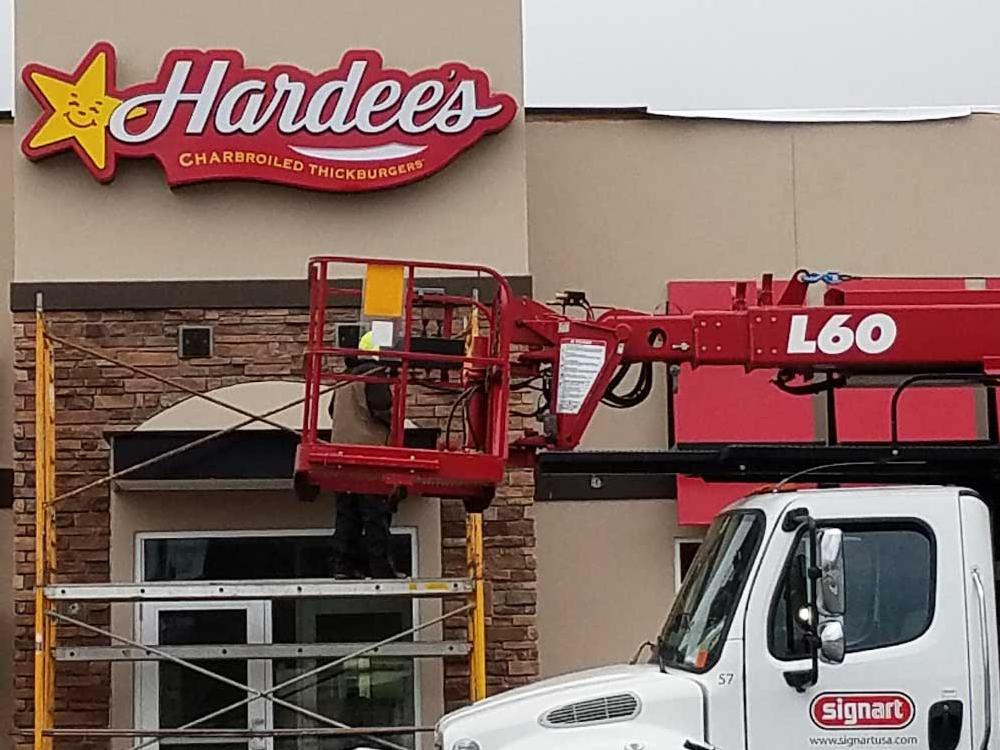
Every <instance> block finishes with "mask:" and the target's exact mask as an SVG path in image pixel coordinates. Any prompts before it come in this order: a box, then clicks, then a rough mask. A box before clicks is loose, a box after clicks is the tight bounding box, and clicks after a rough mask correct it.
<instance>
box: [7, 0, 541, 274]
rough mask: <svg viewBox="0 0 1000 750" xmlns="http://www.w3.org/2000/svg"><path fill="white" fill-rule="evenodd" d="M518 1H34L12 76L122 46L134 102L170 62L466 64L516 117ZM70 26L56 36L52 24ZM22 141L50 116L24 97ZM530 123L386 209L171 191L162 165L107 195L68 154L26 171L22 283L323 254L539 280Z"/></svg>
mask: <svg viewBox="0 0 1000 750" xmlns="http://www.w3.org/2000/svg"><path fill="white" fill-rule="evenodd" d="M520 7H521V4H520V2H519V0H499V1H498V2H497V1H487V0H473V1H472V2H468V1H466V0H424V1H423V2H420V3H399V2H395V1H394V0H338V2H335V3H331V2H326V0H300V1H299V2H296V3H292V4H288V3H275V2H273V0H212V2H204V1H203V0H179V2H172V3H160V4H157V3H135V2H130V1H129V0H96V1H95V2H91V3H87V4H81V3H74V2H69V1H68V0H32V2H22V3H18V4H17V27H16V30H17V35H16V36H17V61H18V69H20V68H21V67H23V65H24V64H25V63H27V62H29V61H37V62H44V63H45V64H48V65H51V66H54V67H57V68H60V69H64V70H69V71H72V70H73V69H74V68H75V66H76V65H77V63H78V62H79V60H80V59H81V58H82V56H83V55H84V53H86V51H87V50H88V49H90V47H91V45H92V44H93V43H94V42H96V41H100V40H107V41H110V42H112V43H113V44H115V45H116V47H117V50H118V58H119V71H118V78H119V84H120V85H122V86H125V85H129V84H131V83H134V82H138V81H145V80H149V79H151V78H152V77H153V75H154V74H155V73H156V71H157V70H158V68H159V63H160V60H161V58H162V56H163V54H164V53H165V52H166V51H167V50H169V49H170V48H173V47H188V48H190V47H198V48H212V47H216V48H220V47H224V48H236V49H240V50H242V51H243V52H244V53H245V56H246V59H247V63H248V64H249V65H254V66H259V67H267V66H269V65H272V64H275V63H285V62H287V63H293V64H296V65H298V66H300V67H302V68H306V69H309V70H321V69H327V68H331V67H334V66H336V64H337V62H338V61H339V59H340V56H341V54H342V52H343V51H344V50H345V49H347V48H352V47H355V48H356V47H370V48H375V49H379V50H381V51H382V52H383V53H384V56H385V59H386V64H387V65H390V66H395V67H400V68H403V69H406V70H414V69H419V68H423V67H427V66H436V65H438V64H440V63H442V62H447V61H449V60H462V61H464V62H467V63H468V64H470V65H472V66H474V67H478V68H482V69H483V70H485V71H487V73H488V75H489V76H490V77H491V80H492V83H493V87H494V90H497V91H505V92H508V93H510V94H512V95H513V96H514V98H515V99H516V100H517V101H518V102H520V101H521V28H520ZM56 19H58V20H56ZM17 111H18V123H17V131H18V133H19V135H20V136H23V134H24V133H25V132H26V131H27V130H28V128H29V127H30V125H31V123H32V121H33V119H34V117H35V115H36V113H37V112H38V107H37V105H36V104H35V103H34V101H33V100H32V98H31V96H30V94H29V93H28V92H27V90H26V89H25V88H24V87H23V86H20V85H19V86H18V94H17ZM524 172H525V162H524V121H523V117H522V115H521V114H520V113H519V114H518V117H517V119H516V120H515V122H514V123H512V124H511V126H510V127H508V128H507V129H506V130H505V131H504V132H502V133H500V134H497V135H495V136H490V137H487V138H485V139H484V140H483V141H481V142H480V143H479V144H478V145H477V146H475V147H474V148H472V149H470V150H469V151H467V152H466V153H465V154H463V155H461V156H460V157H459V159H458V160H457V161H456V162H455V163H453V164H452V165H450V166H449V167H447V168H446V169H445V170H444V171H443V172H441V173H439V174H437V175H434V176H432V177H431V178H429V179H427V180H425V181H423V182H421V183H418V184H415V185H411V186H407V187H402V188H399V189H395V190H391V191H388V192H384V193H380V194H368V195H356V196H346V195H331V194H323V193H312V192H306V191H301V190H296V189H292V188H287V187H279V186H275V185H255V184H235V183H229V184H209V185H199V186H191V187H187V188H183V189H178V190H176V191H170V190H169V189H168V188H167V187H166V185H165V183H164V179H163V175H162V172H161V170H160V167H159V165H158V164H156V163H155V162H153V161H143V162H131V163H130V162H128V161H122V162H121V163H120V164H119V171H118V177H117V179H116V181H115V182H114V183H113V184H112V185H111V186H101V185H98V184H97V183H96V182H95V181H94V180H93V178H92V177H91V176H90V175H89V173H87V171H86V170H85V169H84V167H83V165H82V164H81V163H80V161H79V160H78V159H77V158H76V157H75V156H73V155H70V154H61V155H59V156H57V157H52V158H51V159H48V160H46V161H45V162H42V163H38V164H32V163H29V162H28V161H27V160H25V159H22V158H19V159H17V162H16V166H15V175H16V185H17V195H18V197H17V200H18V209H17V217H16V219H17V220H16V233H17V278H18V279H26V280H43V279H44V280H48V279H61V280H65V279H107V280H112V279H211V278H222V279H228V278H242V277H257V278H299V277H303V276H304V274H305V260H306V258H307V257H308V256H310V255H316V254H321V253H339V254H359V255H385V256H402V257H415V258H428V259H436V260H456V261H457V260H465V261H477V260H479V261H485V262H489V263H490V264H492V265H494V266H496V267H497V268H499V269H500V270H501V271H503V272H505V273H515V274H516V273H524V272H526V270H527V230H526V219H525V200H526V199H525V176H524Z"/></svg>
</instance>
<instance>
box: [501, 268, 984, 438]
mask: <svg viewBox="0 0 1000 750" xmlns="http://www.w3.org/2000/svg"><path fill="white" fill-rule="evenodd" d="M804 276H805V272H801V271H800V272H798V273H797V274H795V276H794V278H793V280H792V281H791V282H789V283H788V285H787V286H786V287H785V289H784V291H783V293H782V295H781V298H780V299H779V300H778V301H777V302H774V301H773V297H772V291H771V282H770V280H769V278H768V277H765V279H764V283H763V285H762V290H761V293H760V295H759V296H758V299H757V300H756V301H755V302H754V303H753V304H749V303H748V301H747V300H746V285H745V284H737V285H736V292H735V294H734V297H733V305H732V309H731V310H724V311H706V312H693V313H690V314H678V315H670V314H660V315H657V314H643V313H638V312H634V311H629V310H615V309H612V310H607V311H605V312H603V313H602V314H600V315H596V316H595V315H593V314H592V313H591V312H590V308H589V306H586V303H585V300H583V299H582V296H581V295H578V294H577V295H574V300H575V301H576V302H577V304H578V305H583V306H584V307H585V309H586V310H587V311H588V315H587V317H585V318H582V319H576V318H571V317H568V316H567V315H565V314H564V313H563V314H560V313H556V312H554V311H553V310H551V309H550V308H548V307H545V306H543V305H540V304H538V303H536V302H532V301H530V300H523V299H521V300H517V307H516V310H517V314H516V316H515V322H514V326H513V336H512V341H513V343H514V344H515V345H521V346H524V347H527V348H528V350H527V351H525V352H521V353H518V354H515V355H513V356H512V361H513V363H514V370H515V374H516V375H520V376H522V377H525V376H527V377H532V376H534V377H537V376H539V375H543V376H545V377H544V380H545V382H546V383H547V385H548V388H547V394H548V399H547V401H548V409H547V413H546V414H545V415H543V424H544V426H545V433H544V434H539V435H529V436H527V437H525V438H522V439H521V440H519V441H517V442H516V443H515V445H516V446H517V447H521V448H541V447H544V448H548V449H553V450H570V449H572V448H575V447H576V446H577V445H578V444H579V442H580V439H581V438H582V436H583V433H584V431H585V430H586V428H587V425H588V424H589V422H590V419H591V418H592V416H593V414H594V412H595V410H596V409H597V406H598V405H599V404H600V403H601V401H602V399H604V398H605V397H606V396H608V394H609V390H608V389H609V386H612V385H613V379H614V377H615V375H616V373H620V372H621V368H623V367H628V366H630V365H634V364H651V363H656V362H663V363H667V364H683V363H687V364H690V365H691V366H693V367H701V366H708V365H738V366H742V367H743V368H744V369H745V370H746V371H748V372H749V371H751V370H758V369H773V370H778V371H779V372H780V380H782V381H788V380H790V379H792V378H793V377H795V376H798V377H801V378H803V379H806V380H808V379H811V378H812V377H813V375H814V374H815V373H817V372H827V373H834V374H837V375H857V374H873V373H904V374H921V373H942V372H947V373H979V374H994V373H996V372H998V371H1000V294H998V293H997V292H995V291H988V290H968V291H966V290H957V291H943V292H936V291H921V292H877V293H876V292H865V291H860V292H853V293H852V292H849V291H846V290H843V289H839V288H834V289H831V290H830V291H829V292H828V293H827V295H826V298H825V300H824V304H822V305H820V306H816V307H807V306H806V305H805V299H806V287H807V285H806V283H805V282H804V281H802V280H801V279H802V278H803V277H804Z"/></svg>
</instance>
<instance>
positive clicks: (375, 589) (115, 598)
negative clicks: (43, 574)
mask: <svg viewBox="0 0 1000 750" xmlns="http://www.w3.org/2000/svg"><path fill="white" fill-rule="evenodd" d="M472 590H473V581H472V579H470V578H413V579H406V580H391V579H389V580H380V579H371V580H368V579H366V580H354V581H335V580H330V579H325V578H323V579H304V578H299V579H291V580H272V581H189V582H183V581H165V582H155V583H81V584H60V585H54V586H46V587H45V596H46V598H48V599H50V600H52V601H102V602H151V601H198V600H225V599H302V598H309V597H315V598H329V597H344V596H366V597H367V596H408V597H424V598H427V597H443V596H455V595H458V594H468V593H470V592H471V591H472Z"/></svg>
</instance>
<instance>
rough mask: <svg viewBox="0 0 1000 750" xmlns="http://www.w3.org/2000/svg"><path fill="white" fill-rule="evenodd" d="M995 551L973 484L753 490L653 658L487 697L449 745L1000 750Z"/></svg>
mask: <svg viewBox="0 0 1000 750" xmlns="http://www.w3.org/2000/svg"><path fill="white" fill-rule="evenodd" d="M993 560H994V557H993V551H992V542H991V526H990V514H989V510H988V508H987V506H986V504H985V503H984V502H983V500H982V499H981V498H980V497H979V496H978V495H977V494H976V493H975V492H973V491H971V490H966V489H961V488H957V487H944V486H940V487H927V486H916V487H892V488H885V487H879V488H858V489H832V490H806V491H793V492H779V491H771V492H767V493H762V494H757V495H754V496H751V497H748V498H746V499H744V500H742V501H740V502H739V503H737V504H735V505H734V506H731V507H730V508H729V509H727V510H726V511H725V512H724V513H723V514H721V515H720V516H719V517H718V518H717V519H716V520H715V522H714V523H713V524H712V526H711V528H710V529H709V531H708V534H707V536H706V538H705V543H704V544H703V545H702V548H701V549H700V550H699V553H698V556H697V557H696V559H695V561H694V563H693V565H692V568H691V570H690V572H689V573H688V577H687V579H686V581H685V582H684V585H683V587H682V588H681V590H680V592H679V593H678V595H677V597H676V599H675V601H674V604H673V607H672V608H671V610H670V612H669V614H668V615H667V618H666V622H665V624H664V626H663V629H662V631H661V632H660V634H659V635H658V636H657V637H656V642H655V647H654V651H653V655H652V658H651V659H650V661H649V662H648V663H644V664H631V665H621V666H613V667H604V668H600V669H595V670H589V671H585V672H580V673H576V674H570V675H565V676H562V677H558V678H554V679H550V680H545V681H542V682H539V683H537V684H535V685H532V686H528V687H524V688H520V689H517V690H513V691H510V692H507V693H504V694H502V695H498V696H495V697H493V698H489V699H487V700H485V701H481V702H479V703H476V704H473V705H471V706H469V707H467V708H464V709H461V710H459V711H456V712H454V713H452V714H449V715H447V716H445V717H444V718H443V719H442V720H441V721H440V723H439V724H438V727H437V731H436V734H435V742H436V746H437V747H438V748H441V750H551V748H557V747H558V748H561V747H566V748H574V749H575V750H598V749H600V750H609V749H615V748H620V749H621V750H660V749H661V748H662V749H667V750H669V749H673V748H676V749H677V750H680V749H681V748H687V750H714V749H718V750H736V749H737V748H753V749H754V750H775V749H776V748H814V747H824V746H830V747H838V746H839V747H866V746H894V747H907V748H913V750H956V748H960V749H962V750H983V749H984V748H988V747H996V746H1000V743H998V741H997V740H995V739H993V734H992V728H993V727H994V726H995V725H996V722H997V720H998V716H997V710H998V709H997V706H998V704H1000V701H998V690H1000V682H998V671H1000V670H998V668H997V662H996V660H997V653H998V649H997V623H996V605H995V598H994V576H993V569H994V568H993Z"/></svg>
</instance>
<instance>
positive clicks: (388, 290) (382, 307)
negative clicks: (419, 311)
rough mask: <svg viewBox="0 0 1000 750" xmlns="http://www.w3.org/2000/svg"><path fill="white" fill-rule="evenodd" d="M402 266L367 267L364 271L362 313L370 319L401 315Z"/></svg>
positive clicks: (373, 265)
mask: <svg viewBox="0 0 1000 750" xmlns="http://www.w3.org/2000/svg"><path fill="white" fill-rule="evenodd" d="M403 274H404V269H403V266H381V265H375V264H372V265H369V266H368V267H367V269H366V270H365V288H364V301H363V309H362V312H363V313H364V314H365V315H367V316H369V317H372V318H399V317H401V316H402V315H403V281H404V275H403Z"/></svg>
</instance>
